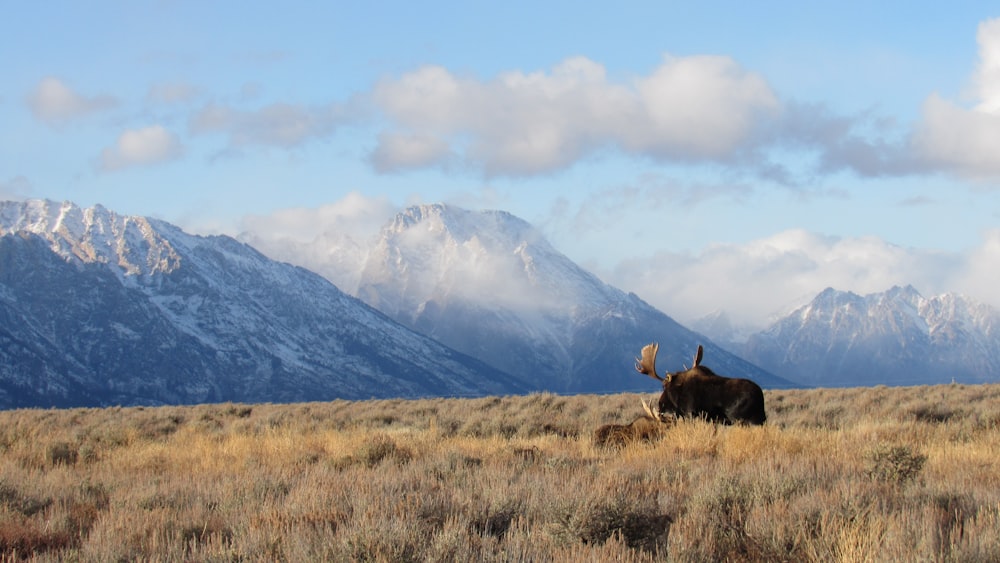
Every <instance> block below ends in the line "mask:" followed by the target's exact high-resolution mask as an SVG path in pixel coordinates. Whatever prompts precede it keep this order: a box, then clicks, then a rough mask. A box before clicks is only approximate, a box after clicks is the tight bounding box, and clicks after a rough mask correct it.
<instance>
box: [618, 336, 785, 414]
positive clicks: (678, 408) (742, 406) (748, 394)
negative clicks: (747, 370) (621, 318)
mask: <svg viewBox="0 0 1000 563" xmlns="http://www.w3.org/2000/svg"><path fill="white" fill-rule="evenodd" d="M659 349H660V345H659V344H656V343H653V344H647V345H646V346H645V347H643V349H642V357H641V358H636V359H635V369H636V371H638V372H639V373H642V374H645V375H648V376H650V377H652V378H654V379H657V380H659V381H662V382H663V393H662V394H661V395H660V402H659V405H658V406H659V409H658V410H659V412H660V413H664V414H674V415H675V416H678V417H704V418H706V419H708V420H711V421H713V422H720V423H722V424H764V421H765V420H767V415H766V414H765V413H764V392H763V391H762V390H761V388H760V386H759V385H757V384H756V383H754V382H753V381H750V380H749V379H735V378H730V377H723V376H721V375H717V374H716V373H715V372H713V371H712V370H710V369H708V368H707V367H705V366H703V365H701V358H702V355H703V354H704V350H703V349H702V347H701V345H699V346H698V352H697V353H696V354H695V357H694V365H693V366H691V368H689V369H685V370H684V371H679V372H675V373H670V372H667V373H666V374H664V376H663V377H660V376H659V375H658V374H657V373H656V353H657V352H658V351H659Z"/></svg>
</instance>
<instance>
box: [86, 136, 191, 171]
mask: <svg viewBox="0 0 1000 563" xmlns="http://www.w3.org/2000/svg"><path fill="white" fill-rule="evenodd" d="M181 152H182V149H181V144H180V141H179V140H178V139H177V137H176V136H175V135H174V134H173V133H171V132H169V131H167V130H166V129H164V128H163V127H162V126H160V125H152V126H149V127H145V128H142V129H133V130H128V131H125V132H124V133H122V134H121V135H120V136H119V137H118V141H117V142H116V143H115V144H114V146H112V147H108V148H105V149H104V150H103V151H101V159H100V169H101V170H102V171H105V172H111V171H115V170H119V169H122V168H126V167H129V166H142V165H149V164H156V163H159V162H165V161H168V160H172V159H174V158H177V157H178V156H180V154H181Z"/></svg>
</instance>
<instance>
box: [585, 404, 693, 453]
mask: <svg viewBox="0 0 1000 563" xmlns="http://www.w3.org/2000/svg"><path fill="white" fill-rule="evenodd" d="M642 408H643V410H645V411H646V414H644V415H642V416H640V417H639V418H637V419H635V420H633V421H632V422H630V423H628V424H605V425H604V426H601V427H600V428H598V429H597V430H595V431H594V444H595V445H597V446H600V447H608V448H610V447H622V446H624V445H625V444H628V443H630V442H638V441H644V442H649V441H651V440H654V439H656V438H659V437H660V436H662V435H663V432H664V431H665V430H666V429H667V428H668V427H669V426H670V425H671V424H672V423H673V422H674V420H673V418H671V417H663V416H660V414H659V413H658V412H656V410H655V409H653V408H652V407H650V406H649V403H647V402H646V401H642Z"/></svg>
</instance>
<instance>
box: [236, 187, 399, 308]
mask: <svg viewBox="0 0 1000 563" xmlns="http://www.w3.org/2000/svg"><path fill="white" fill-rule="evenodd" d="M397 211H398V208H397V207H396V206H395V205H393V204H392V203H390V202H389V200H388V199H386V198H385V197H377V198H375V197H367V196H365V195H363V194H361V193H358V192H351V193H349V194H347V196H345V197H344V198H343V199H342V200H340V201H337V202H334V203H331V204H328V205H323V206H320V207H318V208H306V207H296V208H288V209H279V210H277V211H274V212H272V213H269V214H267V215H248V216H246V217H244V218H243V220H242V222H241V225H240V228H241V230H242V233H241V234H240V236H239V238H240V240H243V241H244V242H246V243H248V244H250V245H252V246H253V247H254V248H256V249H258V250H260V251H261V252H263V253H264V254H265V255H267V256H268V257H270V258H272V259H275V260H280V261H283V262H289V263H291V264H298V265H301V266H303V267H306V268H309V269H310V270H312V271H314V272H316V273H318V274H320V275H322V276H323V277H325V278H327V279H328V280H330V281H332V282H333V283H334V284H335V285H337V287H339V288H341V289H342V290H344V291H347V292H353V291H354V290H355V289H356V288H357V284H358V279H359V277H360V275H361V267H362V265H363V263H364V259H365V257H366V255H367V244H368V243H369V240H370V239H371V238H373V237H374V236H375V235H376V234H377V233H378V231H379V229H380V228H382V226H383V225H385V222H386V221H388V220H389V219H390V218H391V217H392V216H393V214H395V213H396V212H397Z"/></svg>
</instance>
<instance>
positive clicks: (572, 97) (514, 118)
mask: <svg viewBox="0 0 1000 563" xmlns="http://www.w3.org/2000/svg"><path fill="white" fill-rule="evenodd" d="M373 99H374V101H375V103H376V105H377V106H378V107H380V108H381V109H382V111H383V112H384V113H385V114H386V115H387V116H388V117H389V118H390V119H391V120H392V122H393V123H394V124H395V126H397V127H398V128H399V129H400V130H402V131H406V132H416V133H419V136H417V137H412V136H411V137H410V138H411V139H413V138H418V139H427V138H433V139H436V140H438V142H440V141H442V140H443V141H444V142H447V143H448V150H445V149H444V147H441V146H435V147H434V149H435V150H434V151H433V152H430V151H425V152H424V153H423V155H422V156H424V157H425V158H424V159H423V160H420V161H419V162H420V163H424V164H428V165H429V164H432V163H433V164H442V163H444V159H445V158H450V157H451V155H459V156H460V158H462V159H464V160H465V161H466V163H467V164H469V165H472V166H475V167H478V168H481V169H483V170H484V171H485V172H486V173H487V174H502V175H529V174H539V173H548V172H553V171H556V170H560V169H563V168H566V167H568V166H570V165H572V164H573V163H574V162H575V161H576V160H578V159H580V158H583V157H584V156H587V155H589V154H592V153H594V152H595V151H597V150H599V149H602V148H606V147H618V148H620V149H623V150H626V151H629V152H631V153H635V154H643V155H647V156H651V157H654V158H664V159H679V160H728V159H731V158H733V157H734V156H736V155H737V154H738V153H739V152H741V151H744V150H748V144H749V143H754V142H757V139H755V137H754V135H755V133H756V131H757V129H758V128H759V126H760V125H761V123H762V122H763V121H765V120H773V119H776V118H777V117H778V115H779V113H780V110H781V105H780V103H779V101H778V99H777V97H776V96H775V95H774V93H773V92H772V91H771V90H770V88H769V87H768V85H767V83H766V81H765V80H764V79H763V78H761V77H759V76H757V75H755V74H753V73H750V72H747V71H745V70H744V69H742V68H741V67H740V66H739V65H738V64H737V63H736V62H735V61H733V60H732V59H729V58H727V57H714V56H711V57H710V56H703V57H666V58H664V60H663V62H662V64H661V65H660V66H659V67H658V68H656V69H655V70H654V71H653V72H652V73H651V74H650V75H649V76H646V77H638V78H635V79H634V80H632V81H618V82H615V81H613V80H610V79H609V78H608V76H607V73H606V71H605V69H604V67H603V66H602V65H600V64H598V63H596V62H594V61H591V60H589V59H587V58H584V57H576V58H572V59H568V60H566V61H564V62H563V63H561V64H559V65H557V66H556V67H554V68H553V69H552V70H551V72H548V73H544V72H534V73H527V74H526V73H523V72H519V71H515V72H508V73H505V74H501V75H499V76H497V77H496V78H494V79H492V80H489V81H480V80H478V79H475V78H470V77H460V76H456V75H454V74H452V73H451V72H449V71H448V70H447V69H444V68H442V67H437V66H426V67H422V68H420V69H417V70H415V71H413V72H410V73H407V74H405V75H403V76H402V77H400V78H399V79H396V80H384V81H382V82H381V83H380V84H378V85H377V86H376V88H375V90H374V95H373ZM408 134H410V133H408ZM398 141H399V137H398V132H396V131H390V133H388V134H386V135H383V136H382V137H381V138H380V145H379V147H378V148H377V149H376V152H375V154H376V155H378V158H377V159H376V162H377V163H379V164H380V165H381V166H382V167H383V168H385V169H393V168H397V167H409V166H412V165H413V162H415V161H414V159H413V158H412V155H411V154H410V153H408V152H407V151H400V150H393V147H389V146H385V145H386V144H387V143H389V142H397V143H398ZM430 156H432V157H435V158H436V160H432V159H428V158H426V157H430ZM393 158H397V159H398V162H397V161H394V160H393Z"/></svg>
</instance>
